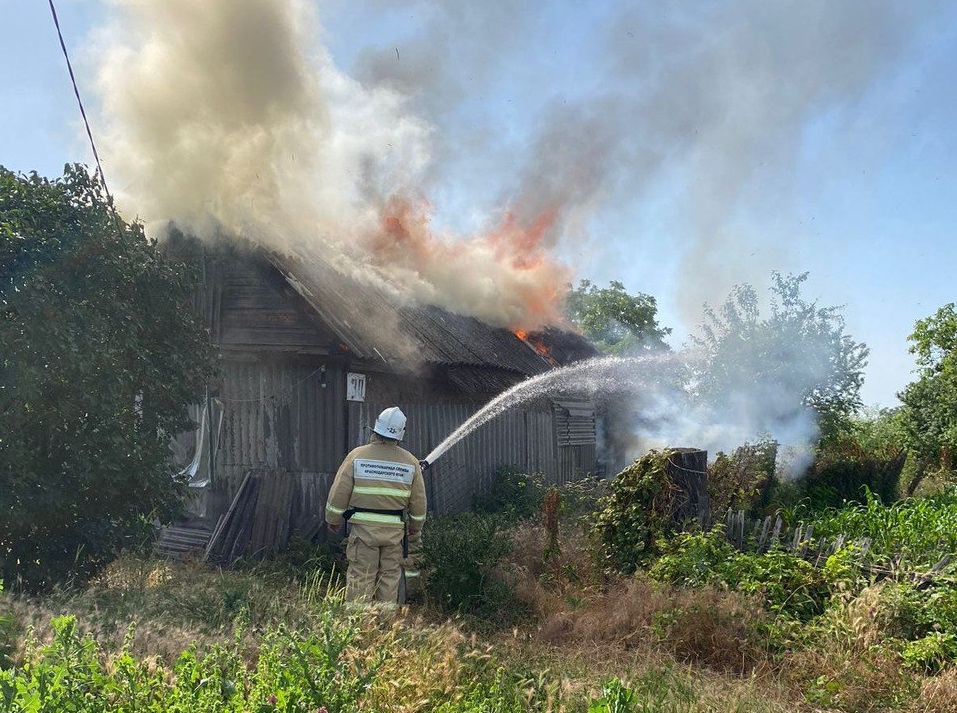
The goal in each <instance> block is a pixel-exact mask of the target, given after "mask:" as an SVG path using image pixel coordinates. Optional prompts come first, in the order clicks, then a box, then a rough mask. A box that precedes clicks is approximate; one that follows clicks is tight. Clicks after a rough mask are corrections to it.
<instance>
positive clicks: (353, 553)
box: [346, 523, 403, 605]
mask: <svg viewBox="0 0 957 713" xmlns="http://www.w3.org/2000/svg"><path fill="white" fill-rule="evenodd" d="M350 529H351V531H350V533H349V540H348V541H347V543H346V558H347V559H348V561H349V566H348V568H347V569H346V599H347V600H348V601H354V602H359V601H366V602H381V603H383V604H389V605H395V603H396V600H397V599H398V596H399V578H400V577H401V576H402V536H403V528H402V527H401V526H395V525H371V524H366V523H353V524H351V527H350Z"/></svg>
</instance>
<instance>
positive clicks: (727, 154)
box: [0, 0, 957, 406]
mask: <svg viewBox="0 0 957 713" xmlns="http://www.w3.org/2000/svg"><path fill="white" fill-rule="evenodd" d="M254 7H258V8H259V10H260V11H261V12H259V14H257V12H254V11H253V10H250V9H249V8H254ZM239 8H242V11H239ZM56 9H57V12H58V15H59V18H60V23H61V27H62V30H63V33H64V39H65V41H66V43H67V47H68V49H69V51H70V53H71V57H72V59H73V62H74V69H75V70H76V73H77V79H78V82H79V86H80V91H81V95H82V98H83V101H84V104H85V105H86V107H87V110H88V114H89V116H90V120H91V129H92V132H93V136H94V139H95V140H96V142H97V147H98V149H99V151H100V154H101V156H102V157H103V158H104V165H103V168H104V172H105V175H106V178H107V181H108V183H109V185H110V187H111V188H112V189H113V190H114V192H115V193H118V194H120V195H121V196H122V197H123V199H122V201H121V206H122V207H124V208H125V209H126V210H125V212H126V213H129V212H132V213H133V214H134V215H136V216H138V217H143V218H144V219H147V220H149V219H162V218H164V217H174V216H173V215H172V213H176V214H177V216H175V217H183V216H186V217H187V219H189V218H191V219H193V220H195V221H199V220H200V219H199V218H198V217H197V216H198V215H199V213H200V212H201V210H202V209H205V208H208V207H209V206H214V207H215V209H216V210H217V211H218V212H217V218H218V219H219V220H220V221H221V222H225V223H226V224H231V225H234V226H238V227H240V228H243V229H247V230H249V229H253V228H251V227H250V226H254V225H255V226H267V227H266V228H261V227H260V228H255V229H262V230H268V229H269V227H268V226H272V227H277V226H278V227H281V228H282V231H284V232H295V231H296V230H300V229H302V226H301V225H299V224H294V223H293V222H291V221H290V222H288V223H287V222H282V224H281V225H279V221H285V220H287V219H286V218H280V216H281V215H288V214H292V213H295V214H296V215H297V216H300V217H301V218H302V220H303V222H305V221H306V219H308V220H309V221H312V223H311V224H318V223H323V222H325V224H329V225H334V224H337V223H338V224H345V223H348V224H363V223H364V221H372V222H374V219H375V217H379V218H381V217H382V215H383V214H382V212H381V211H382V206H385V205H388V206H391V208H393V209H394V208H395V206H396V200H395V196H400V197H401V198H403V200H405V199H408V201H409V203H410V204H411V205H413V206H418V207H415V208H413V209H412V210H411V217H403V218H402V219H400V220H397V224H398V225H400V228H401V231H402V232H401V236H402V237H403V240H404V241H405V242H403V243H402V247H403V251H402V252H401V253H400V252H398V251H396V250H394V249H393V248H383V250H385V252H384V253H383V254H385V255H386V256H387V258H388V260H390V261H392V262H395V263H402V265H401V266H400V267H402V268H403V269H404V270H405V272H403V273H399V274H400V275H406V276H407V277H408V279H409V280H413V279H414V280H420V281H421V285H420V287H421V288H422V289H423V290H426V292H424V293H423V294H425V295H426V296H433V297H434V293H435V292H440V293H451V292H453V291H455V290H458V289H461V295H459V299H460V300H461V301H462V302H461V303H464V304H471V305H474V304H478V303H483V304H484V302H485V301H488V300H491V295H490V294H489V286H490V285H491V292H493V293H513V292H522V293H523V294H525V293H531V292H532V291H534V290H536V289H540V288H542V285H543V281H545V280H547V279H549V278H551V279H554V278H555V276H556V275H558V276H561V278H562V279H563V280H566V281H568V280H570V281H577V280H579V279H589V280H591V281H592V282H594V283H597V284H602V285H603V284H607V283H608V282H609V281H611V280H617V281H620V282H622V283H624V285H625V287H626V288H627V289H628V290H629V291H630V292H633V293H635V292H644V293H647V294H650V295H652V296H654V297H655V298H656V299H657V301H658V307H659V321H660V323H661V324H662V325H663V326H666V327H670V328H671V329H672V330H673V331H672V337H671V341H672V343H673V344H674V345H675V346H676V347H677V346H680V345H681V344H682V343H684V342H686V341H687V337H688V335H689V334H691V333H692V332H694V331H695V330H696V328H697V327H698V325H699V324H700V322H701V314H702V311H701V310H702V306H703V305H704V304H705V303H707V304H711V305H717V304H720V303H721V302H723V301H724V299H725V297H726V296H727V295H728V293H729V290H730V289H731V287H732V286H733V285H735V284H740V283H750V284H752V285H754V286H755V287H757V288H758V290H759V292H761V293H763V294H766V293H767V290H768V287H769V285H770V276H771V273H772V271H777V272H780V273H785V274H787V273H795V274H799V273H804V272H808V273H809V277H808V280H807V281H806V282H805V283H804V284H803V288H802V289H803V294H804V296H805V297H806V298H809V299H813V300H817V301H818V303H819V304H820V305H822V306H841V308H842V314H843V315H844V318H845V320H846V330H847V332H848V333H849V334H850V335H851V336H852V337H853V338H854V339H855V340H857V341H860V342H864V343H866V344H867V345H868V347H869V348H870V358H869V364H868V367H867V370H866V377H865V383H864V387H863V391H862V396H863V399H864V401H865V403H866V404H867V405H870V406H894V405H895V404H896V396H895V395H896V393H897V392H898V391H900V390H901V389H902V388H903V387H904V386H905V385H906V384H907V383H908V382H909V381H910V380H912V378H913V374H912V369H913V366H914V360H913V357H912V355H910V354H908V351H907V346H908V344H907V336H908V334H910V332H911V331H912V329H913V327H914V323H915V321H916V320H918V319H921V318H924V317H928V316H930V315H932V314H933V313H934V312H935V311H936V310H937V309H938V308H940V307H942V306H943V305H945V304H947V303H949V302H952V301H954V300H955V296H954V293H955V290H954V288H953V284H954V283H953V275H954V268H955V266H957V247H955V245H957V241H955V240H954V239H953V235H952V232H953V226H954V225H955V224H957V221H955V218H957V161H954V157H955V156H957V122H955V121H954V117H955V116H957V82H954V76H955V71H957V2H934V1H931V0H928V1H924V2H916V3H903V2H881V1H880V0H866V1H865V0H846V1H844V2H839V3H836V2H833V1H831V0H775V1H773V2H768V1H767V0H721V1H720V2H719V1H718V0H713V1H694V2H678V1H677V0H655V1H654V2H652V1H651V0H645V1H635V2H624V1H623V0H622V1H616V0H607V1H604V2H590V3H567V2H557V1H549V0H545V1H543V2H538V3H529V2H519V1H518V0H487V1H486V2H482V3H443V2H439V0H419V1H415V0H412V1H404V2H398V1H397V0H396V1H392V0H372V1H370V2H348V1H346V0H329V1H328V2H310V1H309V0H288V1H286V0H282V1H281V0H256V2H255V3H252V2H250V3H247V4H243V5H236V4H235V3H230V2H226V1H225V0H208V2H204V3H203V4H201V5H197V4H196V3H195V2H186V1H185V0H165V1H164V2H148V1H147V0H117V1H115V2H100V1H99V0H59V1H58V2H57V3H56ZM218 10H222V11H224V12H227V13H228V15H229V17H228V18H227V19H224V18H223V17H220V16H217V15H216V12H217V11H218ZM244 13H246V15H247V16H244V17H235V16H236V15H243V14H244ZM224 36H225V38H224ZM277 78H282V81H279V80H278V79H277ZM257 83H258V84H257ZM234 84H235V85H237V86H238V85H242V89H241V90H237V89H236V87H234V86H233V85H234ZM247 93H248V95H249V96H246V95H245V94H247ZM260 97H268V99H266V100H260V99H259V98H260ZM260 108H261V111H260ZM181 126H183V127H190V130H191V133H189V135H188V138H184V137H185V136H186V131H185V129H184V130H183V131H178V130H177V131H172V130H171V128H170V127H181ZM250 127H253V128H254V129H255V131H249V128H250ZM290 147H294V148H290ZM264 157H266V158H264ZM72 162H80V163H85V164H88V165H92V163H93V161H92V154H91V150H90V147H89V142H88V140H87V139H86V136H85V132H84V131H83V128H82V123H81V121H80V115H79V111H78V109H77V105H76V99H75V97H74V96H73V89H72V86H71V84H70V81H69V76H68V74H67V71H66V66H65V63H64V59H63V56H62V53H61V50H60V46H59V41H58V39H57V35H56V32H55V28H54V25H53V21H52V17H51V13H50V8H49V5H48V3H46V2H41V1H40V0H0V164H2V165H3V166H5V167H7V168H9V169H12V170H15V171H21V172H29V171H34V170H35V171H37V172H38V173H40V174H42V175H46V176H50V177H55V176H58V175H61V173H62V167H63V164H65V163H72ZM264 162H267V163H269V165H270V171H272V172H273V179H272V180H270V178H269V177H268V176H265V175H264V174H265V173H266V171H265V169H264V170H263V171H260V170H259V169H258V168H257V167H258V166H263V165H264ZM224 165H227V166H229V167H230V176H229V177H227V178H228V180H227V178H224V177H223V175H222V174H223V173H224V172H223V171H222V167H223V166H224ZM178 166H184V167H186V168H187V169H188V171H189V172H190V173H191V175H193V176H201V177H203V179H204V183H203V185H213V186H214V189H215V190H214V191H213V190H211V191H210V193H209V195H205V194H204V195H201V196H200V198H197V195H198V194H197V191H196V188H195V186H196V184H195V183H194V184H190V185H188V186H187V184H185V183H183V182H181V180H180V178H181V176H179V174H178V169H177V167H178ZM261 174H262V175H261ZM282 177H288V179H289V180H288V184H299V183H308V184H309V185H310V190H309V192H302V193H301V194H296V195H291V194H292V193H293V191H291V189H289V187H288V184H284V182H283V181H282V180H277V179H281V178H282ZM250 186H252V187H253V188H254V189H255V190H252V189H251V188H250ZM200 199H201V200H200ZM402 205H404V203H403V204H402ZM250 206H254V207H255V209H254V208H250ZM316 206H318V207H316ZM422 206H426V207H425V208H422ZM373 208H375V209H374V210H373ZM397 214H400V215H401V216H406V213H404V212H402V211H401V210H398V211H397ZM197 224H198V223H197ZM369 224H370V225H371V222H370V223H369ZM539 225H543V226H544V227H543V228H542V229H541V230H537V228H536V227H535V226H539ZM510 226H511V227H510ZM514 226H518V228H515V229H514V230H513V229H512V228H513V227H514ZM422 230H427V231H430V233H436V234H441V235H442V236H444V237H443V240H445V241H446V242H451V243H454V242H455V240H456V236H459V238H460V239H461V240H462V241H463V242H468V240H469V236H473V235H478V234H481V235H483V236H485V237H488V236H493V237H494V236H498V238H496V239H498V240H505V241H510V242H511V243H519V242H523V241H525V240H531V242H529V243H527V245H528V246H530V247H529V250H531V251H532V252H533V253H535V254H536V255H537V256H538V257H539V258H541V255H542V254H545V255H546V258H547V259H543V260H542V261H541V262H536V264H535V269H528V268H529V266H528V265H527V264H525V263H523V262H522V261H521V260H519V259H517V258H516V257H515V255H514V254H513V253H511V252H508V253H506V254H507V259H506V260H505V262H508V263H509V265H511V267H510V268H509V269H508V270H505V271H503V272H502V273H501V274H499V273H496V272H495V271H496V270H497V269H498V268H497V267H496V266H494V265H492V264H491V263H490V262H487V261H491V260H500V262H501V256H502V254H503V250H504V248H502V247H501V244H499V243H494V241H493V242H491V243H490V242H488V241H485V242H483V243H482V245H483V246H485V247H483V248H482V250H480V251H477V252H475V251H464V253H463V251H462V250H459V249H457V248H456V249H453V248H449V247H447V246H446V247H443V248H442V249H441V250H437V249H436V247H435V244H434V243H429V244H428V247H427V248H424V247H423V245H425V243H422V242H417V240H418V239H417V238H416V237H415V236H416V235H418V233H417V231H422ZM410 235H411V236H412V237H411V238H410V237H409V236H410ZM502 236H504V237H502ZM529 236H532V238H529ZM430 240H431V238H430ZM488 245H496V246H497V247H495V248H494V249H489V248H488ZM377 249H378V248H377ZM509 249H511V248H509ZM426 252H427V253H428V256H427V258H428V259H429V260H431V261H432V263H434V266H433V267H432V268H430V269H431V270H432V271H431V272H430V271H429V270H428V269H424V268H422V267H421V265H418V264H416V265H413V264H412V262H409V263H408V264H406V263H404V262H403V261H406V260H409V261H411V260H412V258H409V257H408V254H410V253H412V254H415V256H417V257H419V258H423V259H426V258H425V257H423V256H424V255H425V253H426ZM457 261H458V262H457ZM430 264H431V263H430ZM516 265H519V267H520V269H512V268H513V267H514V266H516ZM467 273H474V278H473V276H471V275H467ZM492 274H494V275H495V279H491V278H489V279H486V280H482V279H480V278H482V276H483V275H484V276H488V275H492ZM466 277H468V278H469V279H468V280H467V279H466ZM471 279H474V281H475V283H476V284H475V287H474V290H473V289H472V288H468V289H466V288H465V287H464V285H465V283H466V282H468V281H469V280H471ZM416 284H417V285H418V284H419V282H416ZM482 290H485V292H483V291H482ZM429 291H431V292H429ZM450 306H452V307H454V306H455V303H452V304H451V305H450ZM513 307H514V305H509V304H504V303H502V304H498V303H495V304H493V305H491V306H490V307H489V309H495V310H501V311H503V312H507V311H508V310H509V309H512V308H513ZM509 314H512V313H509ZM483 316H484V315H483Z"/></svg>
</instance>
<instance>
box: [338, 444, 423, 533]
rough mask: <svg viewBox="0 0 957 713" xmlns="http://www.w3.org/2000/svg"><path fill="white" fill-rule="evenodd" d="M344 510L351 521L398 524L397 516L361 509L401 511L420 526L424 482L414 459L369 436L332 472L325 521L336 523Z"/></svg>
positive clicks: (402, 449)
mask: <svg viewBox="0 0 957 713" xmlns="http://www.w3.org/2000/svg"><path fill="white" fill-rule="evenodd" d="M347 510H355V513H354V514H353V515H352V517H351V522H353V523H367V524H370V525H386V526H389V525H395V526H402V525H403V524H404V523H403V521H402V518H401V517H398V516H396V515H386V514H382V513H376V512H363V510H405V511H407V512H408V516H409V519H410V520H411V521H412V522H414V523H416V525H415V526H416V527H417V528H421V526H422V525H421V523H422V522H424V521H425V517H426V499H425V481H424V479H423V477H422V468H421V467H420V466H419V461H418V459H417V458H416V457H415V456H414V455H412V454H411V453H409V452H408V451H407V450H405V449H404V448H402V447H401V446H399V445H398V444H397V443H394V442H389V441H385V440H383V439H381V438H380V437H379V436H376V435H373V437H372V440H371V442H370V443H369V444H368V445H365V446H359V447H358V448H355V449H353V450H352V452H350V453H349V455H347V456H346V458H345V460H344V461H342V465H341V466H339V471H338V472H337V473H336V478H335V480H334V481H333V483H332V488H331V489H330V490H329V497H328V499H327V500H326V522H328V523H330V524H331V525H337V524H339V523H341V522H342V521H343V519H344V518H343V516H344V515H345V513H346V511H347Z"/></svg>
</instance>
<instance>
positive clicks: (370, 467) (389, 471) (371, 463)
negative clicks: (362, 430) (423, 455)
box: [353, 458, 415, 485]
mask: <svg viewBox="0 0 957 713" xmlns="http://www.w3.org/2000/svg"><path fill="white" fill-rule="evenodd" d="M354 465H355V469H354V470H353V475H354V476H355V477H356V479H359V478H362V479H366V480H388V481H392V482H395V483H405V484H406V485H409V484H411V483H412V476H413V475H415V466H412V465H409V464H407V463H393V462H392V461H387V460H370V459H368V458H356V460H355V464H354Z"/></svg>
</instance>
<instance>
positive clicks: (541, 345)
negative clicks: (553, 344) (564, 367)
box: [512, 329, 559, 366]
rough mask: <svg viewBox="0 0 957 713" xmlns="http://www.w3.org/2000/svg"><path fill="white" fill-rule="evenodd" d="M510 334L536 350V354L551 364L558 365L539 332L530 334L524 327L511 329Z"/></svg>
mask: <svg viewBox="0 0 957 713" xmlns="http://www.w3.org/2000/svg"><path fill="white" fill-rule="evenodd" d="M512 334H514V335H515V336H516V337H518V338H519V339H521V340H522V341H523V342H525V343H526V344H527V345H528V346H530V347H531V348H532V349H534V350H535V351H536V352H538V355H539V356H540V357H542V358H543V359H545V361H547V362H548V363H549V364H551V365H552V366H559V363H558V362H557V361H556V360H555V358H554V357H553V356H552V350H551V349H549V348H548V345H547V344H545V339H544V337H543V336H542V335H541V334H532V333H529V332H528V330H525V329H513V330H512Z"/></svg>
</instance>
